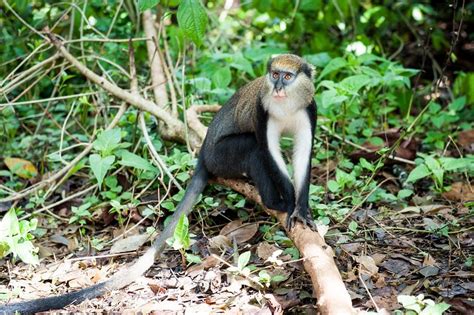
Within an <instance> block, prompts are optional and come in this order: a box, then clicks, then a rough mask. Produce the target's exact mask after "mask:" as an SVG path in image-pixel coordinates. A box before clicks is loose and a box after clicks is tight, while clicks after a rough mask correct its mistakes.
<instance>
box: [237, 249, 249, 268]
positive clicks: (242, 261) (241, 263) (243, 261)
mask: <svg viewBox="0 0 474 315" xmlns="http://www.w3.org/2000/svg"><path fill="white" fill-rule="evenodd" d="M249 260H250V251H248V252H245V253H242V254H240V255H239V259H238V261H237V268H238V269H239V270H243V269H244V268H245V266H247V264H248V263H249Z"/></svg>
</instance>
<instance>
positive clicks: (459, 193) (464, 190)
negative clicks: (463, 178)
mask: <svg viewBox="0 0 474 315" xmlns="http://www.w3.org/2000/svg"><path fill="white" fill-rule="evenodd" d="M443 197H444V198H446V199H449V200H452V201H469V200H474V187H471V186H469V185H468V184H467V183H463V182H456V183H453V184H452V185H451V189H450V190H449V191H447V192H444V193H443Z"/></svg>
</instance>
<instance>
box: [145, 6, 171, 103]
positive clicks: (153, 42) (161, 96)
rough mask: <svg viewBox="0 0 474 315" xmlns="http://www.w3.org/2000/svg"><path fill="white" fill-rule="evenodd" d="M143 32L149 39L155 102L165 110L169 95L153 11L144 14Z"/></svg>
mask: <svg viewBox="0 0 474 315" xmlns="http://www.w3.org/2000/svg"><path fill="white" fill-rule="evenodd" d="M143 30H144V32H145V36H146V37H148V40H147V42H146V48H147V51H148V62H149V64H150V71H151V84H152V88H153V94H154V96H155V102H156V103H157V104H158V106H160V107H162V108H165V106H166V105H168V93H167V92H166V78H165V75H164V72H163V63H162V60H161V54H159V52H158V33H157V32H156V28H155V23H154V20H153V15H152V13H151V10H145V12H143Z"/></svg>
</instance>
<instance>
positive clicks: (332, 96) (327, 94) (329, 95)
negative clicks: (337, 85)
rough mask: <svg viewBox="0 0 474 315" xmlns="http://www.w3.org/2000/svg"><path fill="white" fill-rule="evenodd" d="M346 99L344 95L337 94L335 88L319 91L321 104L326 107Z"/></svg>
mask: <svg viewBox="0 0 474 315" xmlns="http://www.w3.org/2000/svg"><path fill="white" fill-rule="evenodd" d="M347 99H348V97H347V96H345V95H338V93H337V91H336V90H327V91H324V92H323V93H321V106H322V107H325V108H328V107H329V106H331V105H339V104H341V103H342V102H344V101H345V100H347Z"/></svg>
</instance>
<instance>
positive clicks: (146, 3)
mask: <svg viewBox="0 0 474 315" xmlns="http://www.w3.org/2000/svg"><path fill="white" fill-rule="evenodd" d="M158 3H160V0H138V8H139V10H140V12H143V11H145V10H148V9H151V8H153V7H155V6H156V5H157V4H158Z"/></svg>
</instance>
